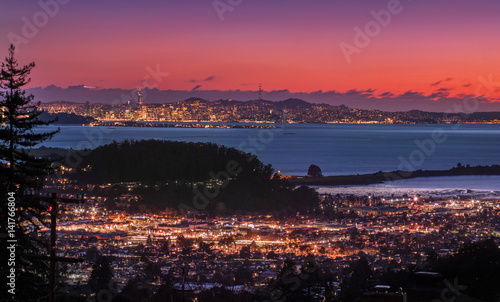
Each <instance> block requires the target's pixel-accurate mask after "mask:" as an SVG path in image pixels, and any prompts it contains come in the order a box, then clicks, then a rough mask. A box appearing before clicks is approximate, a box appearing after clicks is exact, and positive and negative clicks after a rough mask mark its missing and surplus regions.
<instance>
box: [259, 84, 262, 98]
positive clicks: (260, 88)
mask: <svg viewBox="0 0 500 302" xmlns="http://www.w3.org/2000/svg"><path fill="white" fill-rule="evenodd" d="M259 100H262V84H261V83H259Z"/></svg>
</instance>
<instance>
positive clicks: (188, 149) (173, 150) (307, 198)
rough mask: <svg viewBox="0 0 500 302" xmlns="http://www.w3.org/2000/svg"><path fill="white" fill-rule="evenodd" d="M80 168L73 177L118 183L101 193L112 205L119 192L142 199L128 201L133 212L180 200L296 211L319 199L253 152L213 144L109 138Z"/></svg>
mask: <svg viewBox="0 0 500 302" xmlns="http://www.w3.org/2000/svg"><path fill="white" fill-rule="evenodd" d="M81 167H84V168H85V169H81V170H80V171H79V172H78V173H77V174H76V175H75V177H76V178H77V179H78V180H79V181H80V182H86V183H93V184H102V183H114V184H117V185H116V186H114V187H113V188H111V189H107V191H106V192H104V193H105V194H107V195H109V196H108V197H110V201H109V202H108V203H109V204H108V205H107V206H109V207H113V206H114V202H118V201H119V199H120V197H121V196H122V195H123V194H135V195H136V196H139V197H140V200H135V202H129V204H130V206H129V209H130V210H132V211H141V210H144V206H146V207H147V209H150V210H163V209H165V208H166V207H169V208H176V209H178V207H179V205H181V204H183V205H185V206H187V207H191V208H195V209H196V210H213V211H217V212H219V213H225V212H226V211H231V210H243V211H268V210H269V211H271V210H285V211H286V210H290V212H294V211H295V212H296V211H297V210H299V211H301V210H310V209H312V208H313V207H314V206H316V205H317V204H318V201H319V199H318V194H317V193H316V191H315V190H313V189H310V188H308V187H305V186H303V187H299V188H297V189H294V188H293V186H292V185H290V184H289V183H288V181H286V180H284V179H282V178H281V177H280V176H279V174H277V173H274V170H273V168H272V167H271V165H265V164H263V163H262V162H261V161H260V160H258V159H257V157H256V156H255V155H252V154H249V153H243V152H242V151H239V150H237V149H234V148H228V147H225V146H219V145H216V144H213V143H187V142H174V141H159V140H144V141H125V142H122V143H117V142H113V143H111V144H108V145H105V146H102V147H99V148H97V149H95V150H93V151H92V152H91V154H90V155H89V156H87V157H85V158H84V159H83V161H82V164H81ZM89 167H90V169H89ZM84 170H86V171H84ZM125 182H136V183H139V184H140V185H139V186H138V187H136V188H135V189H134V190H133V191H128V190H126V189H125V187H124V186H123V185H120V183H125ZM196 196H198V197H196ZM195 199H196V201H194V200H195ZM122 200H123V198H122ZM196 204H203V206H201V207H195V205H196ZM141 206H143V209H141V208H140V207H141Z"/></svg>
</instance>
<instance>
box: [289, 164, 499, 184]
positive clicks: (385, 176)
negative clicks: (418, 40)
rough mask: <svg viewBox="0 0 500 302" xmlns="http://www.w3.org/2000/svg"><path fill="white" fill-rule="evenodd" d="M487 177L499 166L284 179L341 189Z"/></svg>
mask: <svg viewBox="0 0 500 302" xmlns="http://www.w3.org/2000/svg"><path fill="white" fill-rule="evenodd" d="M471 175H475V176H480V175H484V176H488V175H500V165H491V166H475V167H468V166H467V167H464V166H461V167H453V168H451V169H449V170H417V171H401V170H398V171H392V172H382V171H379V172H377V173H370V174H358V175H336V176H323V177H307V176H285V178H286V179H287V180H288V181H289V182H290V183H291V184H293V185H296V186H302V185H305V186H319V187H341V186H354V185H373V184H381V183H384V182H386V181H395V180H403V179H412V178H420V177H438V176H471Z"/></svg>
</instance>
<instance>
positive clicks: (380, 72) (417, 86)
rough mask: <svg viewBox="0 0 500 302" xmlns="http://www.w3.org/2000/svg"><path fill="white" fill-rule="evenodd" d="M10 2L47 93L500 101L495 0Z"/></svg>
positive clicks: (13, 33)
mask: <svg viewBox="0 0 500 302" xmlns="http://www.w3.org/2000/svg"><path fill="white" fill-rule="evenodd" d="M2 6H3V7H4V8H5V9H2V12H3V13H0V14H1V16H2V18H1V20H2V21H0V22H1V23H2V27H1V29H0V33H1V35H0V37H1V38H0V39H1V41H2V44H4V45H5V46H7V45H8V44H10V43H14V44H17V45H16V46H17V48H18V52H19V57H20V58H21V62H24V61H29V60H33V61H35V62H36V63H37V68H36V69H35V71H34V73H33V78H34V80H33V82H32V83H31V84H30V88H32V89H33V90H35V91H37V93H36V94H35V95H37V97H42V98H43V97H44V96H45V95H47V96H49V95H51V94H50V93H48V91H49V90H57V89H56V88H58V87H60V88H58V89H59V91H58V92H59V93H61V94H62V95H63V96H65V95H73V97H74V98H75V99H76V98H80V99H85V96H86V95H88V94H90V95H96V96H99V95H100V94H101V95H102V94H103V93H104V92H107V91H108V90H120V92H117V93H116V94H117V96H114V97H111V99H109V100H108V101H109V102H111V101H112V100H113V99H114V98H116V97H119V95H120V93H121V91H124V90H125V91H126V90H132V89H135V88H137V87H148V88H152V89H154V90H156V89H157V90H158V91H159V92H163V96H162V97H163V98H167V97H166V96H168V95H175V94H174V93H172V91H173V92H178V93H177V94H179V95H189V94H190V95H189V96H196V97H205V95H214V97H219V98H224V97H223V96H225V95H227V97H226V98H233V99H240V100H246V99H250V98H247V97H246V96H247V95H250V93H251V92H253V93H254V95H255V98H256V96H257V94H256V93H255V92H256V91H257V89H258V85H259V83H263V90H264V92H265V93H264V95H263V97H266V95H267V96H268V99H271V100H273V97H275V96H276V95H279V98H281V99H285V98H286V97H283V94H288V95H289V97H294V96H295V95H296V94H299V95H302V98H303V99H305V100H307V101H311V102H325V103H329V104H333V105H335V104H337V105H338V104H340V103H345V104H346V105H347V106H352V107H360V108H376V109H382V110H387V109H388V108H391V107H394V106H398V104H399V103H405V104H410V105H408V106H407V107H408V108H406V107H405V108H399V110H406V109H422V110H433V108H437V109H436V110H442V108H443V107H444V108H450V107H451V106H452V105H453V104H455V103H457V102H460V100H463V99H465V98H469V97H484V98H485V101H484V102H483V108H484V109H483V110H481V109H480V110H479V111H495V110H499V108H500V105H499V104H500V102H498V100H499V99H500V94H499V92H498V89H497V87H498V85H497V84H498V82H499V80H498V79H499V76H498V75H497V74H496V73H495V71H496V70H498V69H499V68H498V67H500V66H499V65H500V63H499V61H498V60H497V59H496V58H495V54H496V50H497V49H498V46H499V45H498V44H499V43H498V42H497V41H496V40H494V39H492V38H491V37H493V36H494V31H495V28H498V25H499V21H498V20H497V19H496V18H495V14H494V12H495V11H498V8H500V4H499V3H497V2H495V1H483V2H481V5H478V4H477V3H476V2H473V1H454V2H453V4H450V2H449V1H441V2H439V3H435V2H431V1H394V0H391V1H370V2H368V1H358V2H356V3H349V2H347V1H335V2H326V1H320V2H318V3H314V4H311V3H307V2H305V1H292V2H290V1H287V2H284V1H273V2H264V1H257V2H255V1H253V2H252V4H251V5H250V2H246V1H230V2H225V1H215V2H205V1H191V2H190V3H174V2H169V1H167V2H162V3H155V2H153V1H146V2H141V6H140V7H137V5H133V4H124V3H121V2H120V3H118V2H117V1H108V2H106V3H99V2H97V1H88V2H85V3H76V2H72V1H62V0H61V1H55V0H53V1H49V0H47V1H40V2H39V3H30V4H27V3H22V4H20V3H15V2H11V3H3V4H2ZM30 30H31V31H30ZM4 49H6V47H4V48H3V50H2V53H1V55H4V52H5V50H4ZM151 71H153V72H151ZM75 88H78V89H75ZM40 92H42V93H40ZM44 92H47V93H46V94H44ZM243 92H247V93H246V94H245V93H243ZM51 93H52V94H54V93H53V92H51ZM169 93H170V94H169ZM234 96H236V97H234ZM308 96H309V98H308ZM97 98H99V97H97ZM207 98H210V99H213V98H211V97H207ZM340 98H344V99H345V100H346V101H345V102H340V100H339V99H340ZM64 99H65V100H69V101H71V99H67V98H64ZM50 100H55V99H50ZM50 100H49V101H50ZM179 100H180V99H175V101H179ZM91 101H94V99H91ZM98 101H102V100H100V99H98ZM166 101H169V100H166ZM145 102H146V103H147V102H148V100H147V98H145ZM339 102H340V103H339ZM358 104H361V105H358Z"/></svg>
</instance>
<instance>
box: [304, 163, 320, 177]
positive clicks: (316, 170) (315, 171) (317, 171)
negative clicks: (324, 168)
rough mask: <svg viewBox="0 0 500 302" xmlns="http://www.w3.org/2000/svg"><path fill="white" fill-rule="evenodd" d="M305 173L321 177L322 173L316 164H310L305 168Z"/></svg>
mask: <svg viewBox="0 0 500 302" xmlns="http://www.w3.org/2000/svg"><path fill="white" fill-rule="evenodd" d="M307 175H309V176H311V177H322V176H323V173H322V172H321V168H320V167H318V166H316V165H310V166H309V169H308V170H307Z"/></svg>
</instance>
